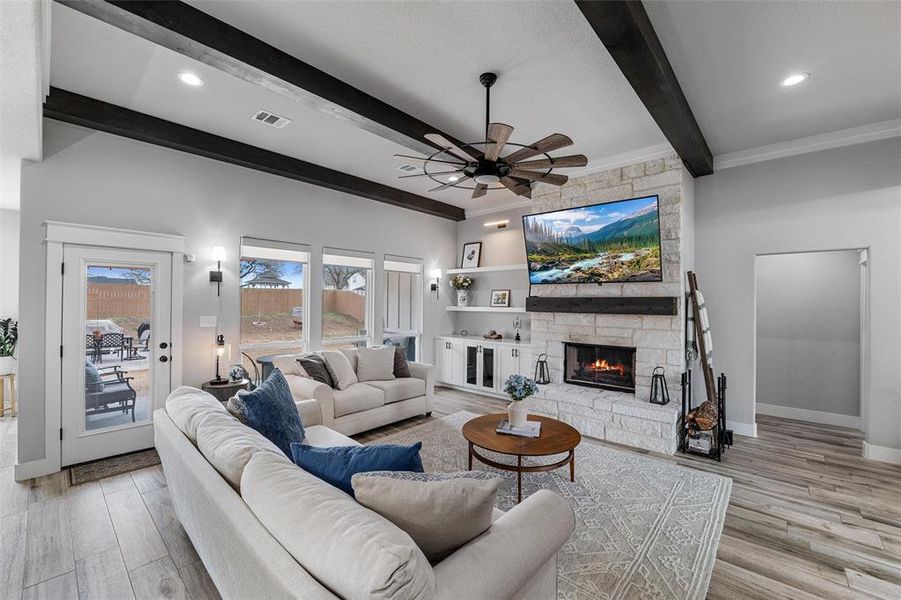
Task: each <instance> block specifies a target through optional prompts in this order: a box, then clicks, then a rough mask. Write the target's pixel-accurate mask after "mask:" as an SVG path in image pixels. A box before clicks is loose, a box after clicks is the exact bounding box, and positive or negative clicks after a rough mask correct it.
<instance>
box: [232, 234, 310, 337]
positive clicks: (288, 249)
mask: <svg viewBox="0 0 901 600" xmlns="http://www.w3.org/2000/svg"><path fill="white" fill-rule="evenodd" d="M245 249H247V250H248V251H245ZM239 252H240V255H239V256H238V268H239V269H240V264H241V261H242V260H244V258H245V257H249V258H263V259H269V260H280V261H288V262H295V263H302V264H303V312H304V315H303V318H304V326H303V330H302V334H301V336H300V345H301V348H300V352H309V351H310V327H309V326H308V323H309V321H310V319H311V315H310V310H309V307H310V297H311V295H312V293H313V292H312V290H311V289H310V282H311V276H310V272H311V270H312V269H311V268H310V256H311V251H310V246H308V245H306V244H294V243H291V242H279V241H275V240H264V239H260V238H252V237H246V236H245V237H242V238H241V246H240V250H239ZM298 259H300V260H298ZM240 285H241V282H240V280H239V281H238V286H239V292H238V293H239V300H238V314H239V319H241V318H243V315H244V313H243V309H242V307H241V300H240ZM294 346H295V343H294V340H283V341H275V342H262V343H258V344H245V343H243V341H242V340H241V325H240V323H239V324H238V348H239V349H240V352H245V351H247V350H281V349H283V348H293V347H294Z"/></svg>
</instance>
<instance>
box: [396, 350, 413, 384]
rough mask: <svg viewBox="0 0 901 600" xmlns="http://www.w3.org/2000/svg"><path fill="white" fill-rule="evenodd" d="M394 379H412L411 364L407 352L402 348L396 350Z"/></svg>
mask: <svg viewBox="0 0 901 600" xmlns="http://www.w3.org/2000/svg"><path fill="white" fill-rule="evenodd" d="M394 377H395V378H396V377H412V375H410V363H408V362H407V350H406V348H401V347H400V346H398V347H397V348H395V349H394Z"/></svg>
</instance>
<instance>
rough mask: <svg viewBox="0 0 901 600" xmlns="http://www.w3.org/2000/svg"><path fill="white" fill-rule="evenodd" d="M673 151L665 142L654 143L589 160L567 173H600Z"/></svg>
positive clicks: (655, 158)
mask: <svg viewBox="0 0 901 600" xmlns="http://www.w3.org/2000/svg"><path fill="white" fill-rule="evenodd" d="M675 152H676V151H675V150H673V147H672V146H670V145H669V144H667V143H663V144H656V145H654V146H647V147H645V148H639V149H638V150H630V151H629V152H623V153H621V154H614V155H613V156H606V157H603V158H596V159H594V160H591V161H589V163H588V166H587V167H585V168H583V169H579V170H576V171H570V172H569V173H568V175H569V177H570V178H573V177H581V176H583V175H591V174H592V173H600V172H601V171H608V170H610V169H617V168H619V167H628V166H629V165H634V164H637V163H643V162H647V161H649V160H657V159H658V158H666V157H667V156H670V155H672V154H675Z"/></svg>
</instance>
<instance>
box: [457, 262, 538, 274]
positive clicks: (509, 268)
mask: <svg viewBox="0 0 901 600" xmlns="http://www.w3.org/2000/svg"><path fill="white" fill-rule="evenodd" d="M527 268H528V267H527V265H526V263H522V264H521V265H497V266H494V267H472V268H469V269H448V270H447V271H445V274H446V275H457V274H459V273H495V272H498V271H525V270H526V269H527Z"/></svg>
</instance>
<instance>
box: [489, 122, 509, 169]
mask: <svg viewBox="0 0 901 600" xmlns="http://www.w3.org/2000/svg"><path fill="white" fill-rule="evenodd" d="M512 133H513V128H512V127H510V126H509V125H506V124H504V123H492V124H491V125H489V126H488V141H490V142H494V143H493V144H491V145H490V146H488V149H487V150H486V151H485V158H487V159H488V160H497V157H498V156H500V155H501V151H502V150H503V149H504V146H505V145H506V144H507V140H509V139H510V134H512Z"/></svg>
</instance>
